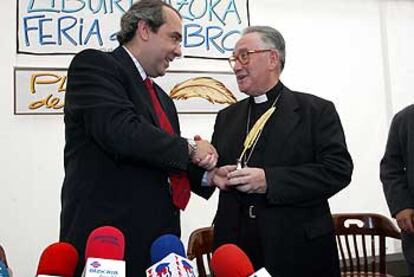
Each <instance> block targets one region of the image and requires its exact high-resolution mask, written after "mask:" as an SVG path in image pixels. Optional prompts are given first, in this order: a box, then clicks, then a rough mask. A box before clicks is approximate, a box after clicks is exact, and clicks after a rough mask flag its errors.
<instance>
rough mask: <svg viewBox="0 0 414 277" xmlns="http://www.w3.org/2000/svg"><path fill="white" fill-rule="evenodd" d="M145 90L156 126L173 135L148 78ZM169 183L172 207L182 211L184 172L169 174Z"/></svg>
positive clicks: (186, 192)
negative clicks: (156, 120)
mask: <svg viewBox="0 0 414 277" xmlns="http://www.w3.org/2000/svg"><path fill="white" fill-rule="evenodd" d="M144 83H145V86H146V88H147V90H148V91H149V94H150V97H151V102H152V106H153V108H154V110H155V114H156V116H157V119H158V125H159V127H160V128H161V129H163V130H164V131H166V132H167V133H168V134H170V135H173V134H174V129H173V128H172V126H171V123H170V121H169V120H168V117H167V115H166V114H165V111H164V109H163V108H162V107H161V104H160V101H159V100H158V97H157V93H156V91H155V89H154V86H153V84H152V82H151V80H150V79H149V78H147V79H145V81H144ZM169 177H170V181H171V190H172V197H173V203H174V205H175V206H176V207H177V208H179V209H181V210H184V209H185V207H186V206H187V204H188V201H189V200H190V194H191V192H190V182H189V180H188V177H187V173H186V172H185V171H181V172H178V173H169Z"/></svg>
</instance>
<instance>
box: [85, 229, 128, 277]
mask: <svg viewBox="0 0 414 277" xmlns="http://www.w3.org/2000/svg"><path fill="white" fill-rule="evenodd" d="M124 252H125V238H124V234H123V233H122V232H121V231H120V230H119V229H117V228H115V227H112V226H102V227H99V228H96V229H95V230H93V231H92V232H91V233H90V235H89V237H88V240H87V242H86V248H85V259H86V265H85V269H84V271H83V276H85V277H92V276H100V274H101V273H105V272H110V273H111V274H112V275H113V276H117V277H125V261H123V259H124Z"/></svg>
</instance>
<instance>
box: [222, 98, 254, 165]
mask: <svg viewBox="0 0 414 277" xmlns="http://www.w3.org/2000/svg"><path fill="white" fill-rule="evenodd" d="M234 105H239V106H240V107H235V109H234V112H233V113H232V114H230V115H228V116H231V121H227V122H229V123H228V124H229V125H228V126H223V128H225V129H224V130H223V134H224V135H223V136H224V138H225V139H223V141H222V143H225V145H222V147H220V148H221V149H226V150H224V151H225V152H226V153H228V154H229V155H228V156H227V155H226V158H225V160H223V164H235V163H236V159H238V158H239V156H240V154H241V152H242V151H243V148H244V147H243V143H244V140H245V139H246V136H247V134H246V124H247V113H248V109H249V99H248V98H247V99H245V100H242V101H240V102H239V103H237V104H234Z"/></svg>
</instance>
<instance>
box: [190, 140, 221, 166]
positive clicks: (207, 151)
mask: <svg viewBox="0 0 414 277" xmlns="http://www.w3.org/2000/svg"><path fill="white" fill-rule="evenodd" d="M194 141H195V142H196V144H197V150H196V151H195V153H193V157H192V162H193V163H194V164H196V165H198V166H200V167H202V168H204V169H206V170H211V169H213V168H214V167H215V166H216V164H217V161H218V153H217V151H216V149H215V148H214V146H213V145H211V144H210V143H209V142H208V141H206V140H203V139H202V138H201V137H200V136H199V135H195V136H194Z"/></svg>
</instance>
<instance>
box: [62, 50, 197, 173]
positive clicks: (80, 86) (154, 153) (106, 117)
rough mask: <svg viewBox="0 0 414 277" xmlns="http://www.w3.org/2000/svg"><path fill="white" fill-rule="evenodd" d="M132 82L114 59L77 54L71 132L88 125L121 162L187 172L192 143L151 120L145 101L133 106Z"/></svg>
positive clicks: (68, 114) (69, 105) (69, 100)
mask: <svg viewBox="0 0 414 277" xmlns="http://www.w3.org/2000/svg"><path fill="white" fill-rule="evenodd" d="M128 83H130V80H129V79H128V76H127V73H126V70H125V68H123V67H122V66H121V65H120V64H119V63H118V62H117V61H116V60H115V59H114V58H113V57H112V56H111V55H109V54H107V53H103V52H100V51H95V50H86V51H83V52H81V53H80V54H78V55H76V56H75V58H74V59H73V61H72V63H71V66H70V67H69V71H68V84H67V92H66V98H65V123H66V128H67V129H68V128H79V126H77V125H82V128H83V129H84V130H85V133H86V134H82V135H84V136H86V137H87V139H91V140H93V141H94V143H96V144H97V145H98V146H99V147H100V148H101V149H102V150H103V151H105V152H106V153H107V154H108V155H109V156H111V157H112V158H113V159H115V160H118V161H122V160H123V159H128V160H133V161H135V162H139V163H145V164H148V165H150V166H157V167H161V168H164V169H167V170H174V169H180V170H185V169H186V168H187V165H188V161H189V157H188V146H187V142H186V140H185V139H184V138H181V137H179V136H176V135H168V134H167V133H166V132H164V131H163V130H161V129H159V128H157V127H156V126H154V125H153V124H152V123H151V122H149V120H148V115H145V113H146V112H145V109H144V108H145V103H133V102H132V100H131V97H130V95H129V94H130V93H131V91H130V90H131V88H129V87H128ZM129 85H130V84H129ZM132 93H141V92H140V91H133V92H132ZM140 105H141V106H140ZM69 133H70V134H72V135H73V133H74V132H69ZM69 133H67V134H69ZM77 135H79V134H77ZM69 139H72V138H69ZM67 140H68V137H67Z"/></svg>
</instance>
